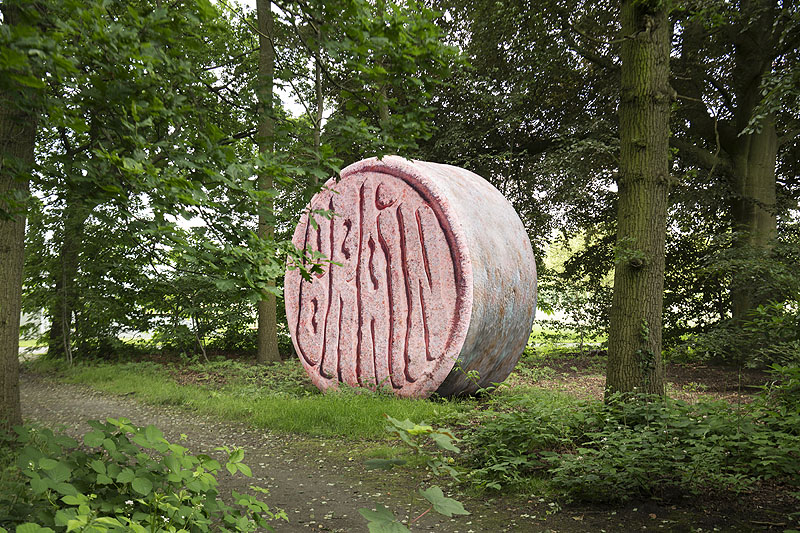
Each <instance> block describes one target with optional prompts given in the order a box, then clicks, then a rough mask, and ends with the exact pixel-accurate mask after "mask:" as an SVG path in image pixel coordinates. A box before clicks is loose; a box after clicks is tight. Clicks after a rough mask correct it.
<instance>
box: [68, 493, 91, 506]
mask: <svg viewBox="0 0 800 533" xmlns="http://www.w3.org/2000/svg"><path fill="white" fill-rule="evenodd" d="M61 501H62V502H64V503H66V504H67V505H81V504H84V503H87V502H88V501H89V498H87V497H86V496H85V495H83V494H71V495H67V496H64V497H63V498H61Z"/></svg>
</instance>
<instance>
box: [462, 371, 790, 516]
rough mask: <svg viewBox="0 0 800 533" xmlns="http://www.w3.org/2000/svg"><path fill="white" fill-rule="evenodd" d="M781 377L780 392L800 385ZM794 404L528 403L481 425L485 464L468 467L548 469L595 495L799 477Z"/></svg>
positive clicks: (508, 477) (489, 481)
mask: <svg viewBox="0 0 800 533" xmlns="http://www.w3.org/2000/svg"><path fill="white" fill-rule="evenodd" d="M791 376H792V379H796V378H797V375H796V374H794V373H791ZM784 383H785V385H781V387H785V390H786V391H789V392H782V391H784V389H783V388H781V389H780V391H776V390H775V389H774V388H773V389H772V391H771V394H772V395H773V397H775V398H792V394H794V393H796V389H795V388H794V387H796V386H797V383H798V382H797V381H792V380H791V379H790V380H788V381H785V382H784ZM792 402H794V403H792ZM797 406H798V403H797V402H796V401H795V400H792V401H789V402H788V403H787V402H784V403H781V402H780V401H778V400H777V399H776V400H775V401H768V398H766V397H765V398H763V399H761V400H760V401H759V402H757V403H756V404H755V405H754V406H751V407H749V409H751V410H752V412H742V411H741V410H736V409H732V408H731V407H730V406H729V405H728V404H725V403H722V402H719V403H699V404H695V405H689V404H686V403H684V402H680V401H670V400H664V399H662V398H660V397H634V398H628V399H626V400H622V399H621V398H616V399H612V401H610V402H609V403H608V404H605V405H604V404H601V403H599V402H590V403H586V404H582V405H580V406H578V407H577V408H575V409H564V408H553V407H552V406H548V405H547V404H543V405H542V406H539V407H529V408H528V409H526V410H524V411H520V412H513V413H502V414H498V415H496V416H495V417H493V418H490V419H488V420H486V421H484V422H483V423H482V424H481V425H480V426H479V427H478V429H477V430H476V432H475V433H474V434H473V435H472V436H471V437H470V438H469V442H470V444H471V445H472V446H471V448H472V453H471V459H472V461H473V463H474V464H476V465H478V466H479V468H476V469H475V470H473V472H472V476H471V477H472V479H473V480H474V481H476V482H477V483H478V484H479V485H481V486H484V487H489V488H499V487H500V486H501V484H504V483H505V484H508V483H511V484H514V483H518V482H521V481H523V479H524V478H525V477H526V476H531V475H534V474H537V473H538V475H548V476H551V479H552V483H553V485H554V486H555V487H556V488H559V489H561V490H563V491H564V492H565V493H567V494H569V495H570V496H572V497H574V498H577V499H581V500H590V501H614V500H629V499H633V498H643V497H660V498H669V497H671V496H673V495H677V494H685V493H697V492H699V491H701V490H711V489H713V490H729V491H734V492H738V491H742V490H745V489H746V488H748V487H749V486H750V485H751V484H752V483H754V482H756V481H758V480H764V479H776V480H779V481H781V482H788V483H793V482H794V483H796V482H797V480H796V474H797V472H798V470H799V469H800V435H798V432H800V429H798V428H800V414H798V409H797Z"/></svg>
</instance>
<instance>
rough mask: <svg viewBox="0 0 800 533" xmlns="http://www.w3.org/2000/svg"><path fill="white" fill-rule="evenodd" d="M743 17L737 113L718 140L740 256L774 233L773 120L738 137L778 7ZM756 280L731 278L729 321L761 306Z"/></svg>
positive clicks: (764, 64) (753, 101) (769, 3)
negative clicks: (728, 176)
mask: <svg viewBox="0 0 800 533" xmlns="http://www.w3.org/2000/svg"><path fill="white" fill-rule="evenodd" d="M742 8H743V11H744V13H743V15H742V16H743V17H744V16H747V17H749V20H750V23H749V24H748V25H747V26H746V27H745V29H744V30H743V31H741V32H739V33H738V34H737V36H736V39H735V41H734V71H733V79H734V80H735V82H736V84H735V86H734V91H735V94H736V104H737V105H736V109H735V112H734V124H733V125H734V128H733V131H730V132H729V133H728V134H727V135H724V136H723V137H722V138H721V143H722V146H723V148H724V150H725V152H726V153H727V154H728V156H729V159H730V162H731V167H732V174H733V176H732V177H733V179H732V182H733V183H732V185H733V194H734V197H733V199H732V202H731V203H732V205H731V214H732V218H733V224H734V230H735V231H737V232H738V235H739V238H738V239H737V240H736V241H735V242H734V246H735V247H737V248H738V249H739V250H740V251H741V253H742V255H746V254H750V253H755V254H759V253H762V252H764V251H767V250H768V249H769V247H770V245H771V242H772V240H773V239H774V238H775V236H776V232H777V213H776V210H775V191H776V188H777V182H776V179H775V166H776V164H777V159H778V134H777V131H776V125H775V116H774V115H770V116H767V117H766V118H764V119H763V121H762V122H761V123H760V124H759V129H758V131H755V132H752V133H743V131H744V130H745V129H746V128H747V126H748V124H749V123H750V120H751V119H752V118H753V115H754V113H755V111H756V108H757V106H758V104H759V103H760V102H761V99H762V98H763V95H762V92H761V84H762V81H763V79H764V76H765V75H767V73H768V72H769V71H770V70H771V69H772V61H773V59H774V54H775V49H776V43H775V42H774V35H773V33H774V25H775V18H776V16H777V7H776V2H774V0H753V1H748V2H744V3H743V6H742ZM755 283H757V280H755V281H754V280H752V279H750V277H749V275H748V274H747V273H744V275H743V276H738V275H737V276H734V279H733V285H732V287H731V312H732V314H733V318H734V320H742V319H745V318H746V317H747V315H748V314H749V312H750V311H751V310H752V309H753V308H755V307H757V306H758V305H760V304H762V303H765V302H764V300H765V299H766V298H767V295H765V294H763V293H762V294H760V295H759V294H757V293H756V292H755V291H754V290H753V288H754V285H755Z"/></svg>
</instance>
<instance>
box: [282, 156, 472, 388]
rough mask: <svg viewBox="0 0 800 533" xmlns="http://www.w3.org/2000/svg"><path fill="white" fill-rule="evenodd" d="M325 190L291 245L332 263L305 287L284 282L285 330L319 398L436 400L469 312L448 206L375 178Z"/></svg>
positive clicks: (409, 183) (426, 193) (406, 180)
mask: <svg viewBox="0 0 800 533" xmlns="http://www.w3.org/2000/svg"><path fill="white" fill-rule="evenodd" d="M327 186H328V187H329V189H326V190H323V191H322V192H321V193H319V194H318V195H317V196H315V197H314V199H313V200H312V201H311V205H310V209H311V212H312V213H313V214H312V216H314V219H315V220H316V227H314V225H312V224H309V223H308V216H309V215H308V213H306V214H305V215H303V217H302V219H301V221H300V224H299V225H298V227H297V229H296V231H295V234H294V239H293V242H294V244H295V245H296V246H297V247H298V248H301V249H306V250H313V251H318V252H321V253H322V254H324V255H325V257H328V258H330V259H331V260H332V261H333V263H334V264H331V265H330V266H328V265H325V272H324V273H323V274H320V275H317V276H314V277H313V279H312V280H311V281H306V280H302V279H301V277H300V275H299V273H298V271H297V270H290V271H288V272H287V274H286V283H285V294H286V313H287V319H288V322H289V330H290V333H291V335H292V339H293V341H294V344H295V348H296V350H297V352H298V354H299V356H300V359H301V361H302V363H303V365H304V367H305V368H306V371H307V372H308V373H309V375H310V376H311V379H312V380H313V381H314V383H315V384H316V385H317V386H318V387H319V388H321V389H326V388H328V387H330V386H332V385H335V384H336V383H347V384H348V385H352V386H362V387H369V388H379V387H391V389H393V390H394V391H395V393H396V394H398V395H401V396H412V395H413V396H416V395H427V394H429V393H431V392H433V391H435V390H436V389H437V388H438V386H439V385H440V384H441V382H442V381H443V380H444V379H445V377H446V376H447V375H448V373H449V372H450V370H451V369H452V367H453V364H454V362H455V359H456V357H457V356H458V354H459V352H460V350H461V346H462V344H463V342H464V335H465V332H466V324H467V323H468V321H469V314H470V305H471V302H470V301H468V300H470V299H471V298H470V297H468V295H471V292H469V291H467V290H465V286H466V285H467V283H468V281H470V280H468V279H466V277H465V275H464V272H463V270H464V268H463V267H462V260H461V259H460V258H461V257H462V256H463V253H461V252H460V251H459V250H458V249H457V248H456V247H455V246H454V243H455V242H456V241H457V239H456V238H455V237H454V232H453V229H454V228H452V227H451V224H450V222H449V220H448V216H447V212H446V211H447V206H446V205H442V204H441V203H440V202H439V201H437V199H436V197H435V195H434V194H433V193H432V192H431V191H430V189H429V188H428V187H427V186H426V185H425V184H423V183H421V182H420V181H419V180H417V179H415V178H413V177H409V176H399V177H398V176H395V175H392V174H388V173H383V172H378V171H374V170H365V171H362V172H356V173H352V174H349V175H347V176H345V177H344V178H343V179H341V180H340V181H339V182H338V183H337V182H334V181H330V182H328V184H327ZM315 211H317V213H314V212H315ZM319 211H332V212H333V217H332V218H330V219H328V218H326V217H325V216H323V215H322V214H319ZM462 252H463V251H462ZM465 295H467V296H465Z"/></svg>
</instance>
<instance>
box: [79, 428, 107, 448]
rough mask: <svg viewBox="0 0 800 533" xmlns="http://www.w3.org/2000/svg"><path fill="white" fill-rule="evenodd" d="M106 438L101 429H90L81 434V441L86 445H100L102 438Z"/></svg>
mask: <svg viewBox="0 0 800 533" xmlns="http://www.w3.org/2000/svg"><path fill="white" fill-rule="evenodd" d="M104 438H106V436H105V434H104V433H103V432H102V431H90V432H89V433H87V434H86V435H84V436H83V443H84V444H85V445H87V446H92V447H94V446H100V445H101V444H103V439H104Z"/></svg>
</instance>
